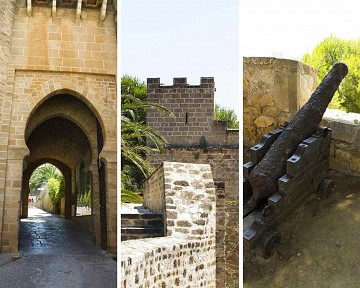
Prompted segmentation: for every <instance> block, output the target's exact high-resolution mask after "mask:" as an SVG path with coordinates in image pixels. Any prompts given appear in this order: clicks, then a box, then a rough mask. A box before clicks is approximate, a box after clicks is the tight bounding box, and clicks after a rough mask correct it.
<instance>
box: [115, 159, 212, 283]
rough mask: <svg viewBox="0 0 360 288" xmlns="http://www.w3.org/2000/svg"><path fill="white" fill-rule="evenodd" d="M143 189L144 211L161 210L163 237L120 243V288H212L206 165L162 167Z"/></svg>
mask: <svg viewBox="0 0 360 288" xmlns="http://www.w3.org/2000/svg"><path fill="white" fill-rule="evenodd" d="M144 186H145V189H144V206H146V207H147V208H150V209H152V210H154V209H162V211H161V212H162V213H163V215H164V228H165V235H167V237H160V238H155V239H154V238H151V239H150V238H148V239H142V240H129V241H124V242H122V247H121V277H122V279H121V287H124V288H125V287H143V285H145V286H148V287H216V249H215V243H216V240H215V230H216V198H215V197H216V196H215V194H216V193H215V185H214V180H213V177H212V172H211V167H210V165H209V164H193V163H188V164H186V163H178V162H164V163H163V164H162V165H161V166H159V167H158V168H157V170H155V172H154V173H153V174H152V175H151V176H150V177H149V178H148V179H147V180H146V181H145V184H144ZM153 194H154V195H153ZM159 194H163V196H162V197H158V196H159ZM145 199H146V200H145ZM150 199H153V200H152V201H151V200H150ZM156 202H159V203H156ZM157 212H159V211H157Z"/></svg>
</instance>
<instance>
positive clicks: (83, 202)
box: [77, 190, 91, 208]
mask: <svg viewBox="0 0 360 288" xmlns="http://www.w3.org/2000/svg"><path fill="white" fill-rule="evenodd" d="M77 206H79V207H89V208H91V190H88V192H86V193H84V194H80V195H78V199H77Z"/></svg>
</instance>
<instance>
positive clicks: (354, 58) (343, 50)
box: [301, 35, 360, 113]
mask: <svg viewBox="0 0 360 288" xmlns="http://www.w3.org/2000/svg"><path fill="white" fill-rule="evenodd" d="M301 61H302V62H304V63H305V64H308V65H310V66H312V67H314V68H315V69H317V71H318V81H319V82H320V81H321V80H322V79H323V78H324V77H325V76H326V74H327V73H328V72H329V71H330V69H331V67H332V65H333V64H334V63H336V62H339V61H341V62H344V63H345V64H346V65H347V66H348V68H349V73H348V75H347V76H346V77H345V79H344V80H343V81H342V82H341V84H340V86H339V89H338V91H337V92H336V93H335V95H334V97H333V100H332V101H331V103H330V105H329V108H334V109H341V110H346V111H347V112H356V113H360V87H359V80H360V74H359V72H360V39H359V40H343V39H341V38H338V37H336V36H334V35H330V36H329V37H327V38H325V39H324V40H323V41H322V42H320V43H319V44H318V45H317V46H316V47H315V48H314V50H313V51H312V53H311V54H309V53H306V54H305V55H304V56H303V57H302V59H301Z"/></svg>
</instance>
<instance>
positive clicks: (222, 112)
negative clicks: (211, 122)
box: [215, 104, 239, 129]
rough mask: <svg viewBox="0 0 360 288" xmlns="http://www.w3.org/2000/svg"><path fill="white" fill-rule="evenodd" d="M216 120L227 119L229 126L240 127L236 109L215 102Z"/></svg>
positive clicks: (232, 127)
mask: <svg viewBox="0 0 360 288" xmlns="http://www.w3.org/2000/svg"><path fill="white" fill-rule="evenodd" d="M215 120H217V121H226V122H227V127H228V128H231V129H237V128H239V120H238V119H237V116H236V114H235V111H234V110H233V109H227V108H223V107H220V105H219V104H215Z"/></svg>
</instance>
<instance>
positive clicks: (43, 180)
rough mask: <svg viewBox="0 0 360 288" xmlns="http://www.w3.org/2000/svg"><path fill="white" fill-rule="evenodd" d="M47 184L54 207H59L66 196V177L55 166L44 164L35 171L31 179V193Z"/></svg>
mask: <svg viewBox="0 0 360 288" xmlns="http://www.w3.org/2000/svg"><path fill="white" fill-rule="evenodd" d="M45 184H47V187H48V192H49V197H50V199H51V202H52V203H53V205H59V204H60V201H61V198H62V197H63V196H64V191H65V181H64V177H63V175H62V174H61V172H60V171H59V169H57V168H56V167H55V166H54V165H51V164H48V163H46V164H44V165H41V166H39V167H38V168H36V169H35V171H34V172H33V174H32V175H31V177H30V181H29V186H30V190H31V191H35V190H36V189H38V188H40V187H42V186H44V185H45Z"/></svg>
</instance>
